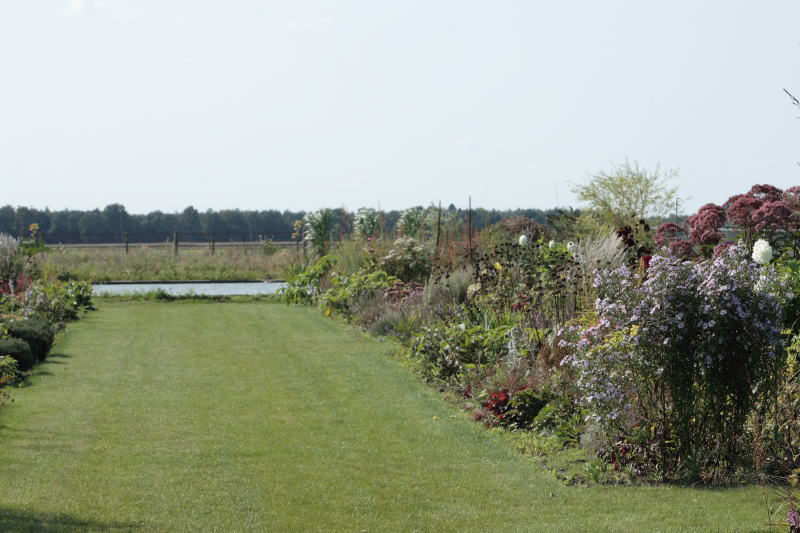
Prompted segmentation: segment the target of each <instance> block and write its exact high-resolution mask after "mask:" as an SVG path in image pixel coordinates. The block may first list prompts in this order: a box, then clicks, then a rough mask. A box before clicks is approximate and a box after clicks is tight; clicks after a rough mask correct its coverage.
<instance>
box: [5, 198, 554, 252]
mask: <svg viewBox="0 0 800 533" xmlns="http://www.w3.org/2000/svg"><path fill="white" fill-rule="evenodd" d="M443 211H447V212H448V214H449V215H450V217H451V220H452V218H456V219H461V220H463V221H464V222H466V220H467V210H466V209H460V208H457V207H456V206H454V205H452V204H451V205H450V206H449V207H447V208H443ZM334 212H335V214H336V231H335V233H336V235H337V236H339V237H341V236H345V235H348V234H349V233H350V232H351V231H352V227H353V217H354V213H353V212H351V211H347V210H346V209H344V208H337V209H335V210H334ZM557 212H558V211H557V210H555V209H550V210H541V209H516V210H503V211H500V210H496V209H482V208H476V209H473V210H472V225H473V228H475V229H476V230H479V229H482V228H484V227H486V226H489V225H492V224H495V223H497V222H499V221H501V220H503V219H505V218H510V217H514V216H524V217H528V218H530V219H532V220H533V221H535V222H538V223H539V224H542V225H547V220H548V215H553V214H555V213H557ZM305 214H306V213H305V212H304V211H288V210H287V211H278V210H264V211H242V210H239V209H223V210H220V211H213V210H210V209H209V210H207V211H204V212H199V211H198V210H197V209H195V208H194V207H192V206H189V207H187V208H186V209H184V210H183V211H181V212H176V213H164V212H162V211H153V212H151V213H147V214H132V213H128V211H127V210H126V209H125V206H123V205H121V204H111V205H107V206H106V207H105V208H103V209H93V210H90V211H82V210H72V209H65V210H61V211H51V210H50V209H44V210H42V209H35V208H32V207H13V206H11V205H6V206H3V207H0V232H6V233H10V234H12V235H25V234H26V233H27V232H28V228H29V227H30V225H31V224H33V223H36V224H38V225H39V231H40V232H41V234H42V235H43V236H44V237H45V240H46V242H47V243H49V244H57V243H59V242H61V243H100V242H121V241H122V240H123V239H124V238H125V234H126V233H127V234H128V239H129V240H130V241H131V242H159V241H163V240H165V238H166V236H167V235H170V234H172V233H173V232H180V233H182V234H183V235H181V237H180V238H181V240H184V241H191V240H198V241H200V240H202V241H205V240H208V236H207V235H192V234H193V233H204V234H211V233H213V234H215V236H216V237H215V238H217V239H218V240H259V239H274V240H290V239H291V235H292V224H293V223H294V221H295V220H298V219H302V218H303V216H304V215H305ZM401 214H402V211H396V210H393V211H382V212H380V215H381V217H380V220H381V229H382V231H383V232H384V233H386V234H392V233H393V232H394V228H395V225H396V224H397V221H398V220H399V218H400V215H401Z"/></svg>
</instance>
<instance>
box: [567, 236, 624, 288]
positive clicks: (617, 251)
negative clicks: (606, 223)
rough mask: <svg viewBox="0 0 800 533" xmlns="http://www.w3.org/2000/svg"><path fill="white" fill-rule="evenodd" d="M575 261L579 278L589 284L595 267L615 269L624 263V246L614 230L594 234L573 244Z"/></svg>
mask: <svg viewBox="0 0 800 533" xmlns="http://www.w3.org/2000/svg"><path fill="white" fill-rule="evenodd" d="M574 257H575V261H576V262H577V263H578V266H579V268H580V272H581V278H582V279H583V280H584V281H585V283H586V284H587V285H591V283H592V280H593V279H594V272H595V270H597V269H601V270H605V269H609V270H615V269H617V268H619V267H621V266H622V265H623V264H624V263H625V258H626V257H625V247H624V246H623V245H622V242H621V241H620V240H619V237H617V235H616V233H615V232H613V231H612V232H610V233H607V234H601V233H599V234H596V235H593V236H591V237H589V238H587V239H583V240H581V241H580V242H579V243H578V244H577V245H576V246H575V256H574Z"/></svg>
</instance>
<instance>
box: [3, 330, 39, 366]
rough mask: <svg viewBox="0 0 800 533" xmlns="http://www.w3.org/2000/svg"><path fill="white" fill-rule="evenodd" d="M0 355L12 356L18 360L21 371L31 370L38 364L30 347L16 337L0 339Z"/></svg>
mask: <svg viewBox="0 0 800 533" xmlns="http://www.w3.org/2000/svg"><path fill="white" fill-rule="evenodd" d="M0 355H10V356H11V357H13V358H14V359H16V360H17V364H18V365H19V369H20V370H30V369H31V367H33V365H34V364H35V363H36V358H35V357H34V356H33V352H32V351H31V347H30V345H29V344H28V343H27V342H25V341H24V340H22V339H18V338H16V337H8V338H7V339H0Z"/></svg>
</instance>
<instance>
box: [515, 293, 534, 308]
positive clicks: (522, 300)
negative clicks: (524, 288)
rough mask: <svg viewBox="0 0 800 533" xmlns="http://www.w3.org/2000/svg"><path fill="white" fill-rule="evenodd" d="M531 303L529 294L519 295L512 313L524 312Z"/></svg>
mask: <svg viewBox="0 0 800 533" xmlns="http://www.w3.org/2000/svg"><path fill="white" fill-rule="evenodd" d="M530 302H531V297H530V296H529V295H527V294H524V293H520V294H518V295H517V301H516V302H515V303H514V304H513V305H512V306H511V310H512V311H522V310H523V309H525V307H526V306H527V305H528V304H529V303H530Z"/></svg>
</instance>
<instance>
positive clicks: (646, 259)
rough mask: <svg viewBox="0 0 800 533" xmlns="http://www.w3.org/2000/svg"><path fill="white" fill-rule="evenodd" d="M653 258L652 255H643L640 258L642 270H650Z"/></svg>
mask: <svg viewBox="0 0 800 533" xmlns="http://www.w3.org/2000/svg"><path fill="white" fill-rule="evenodd" d="M652 258H653V256H652V255H650V254H647V255H643V256H642V257H641V258H639V261H640V263H641V266H642V270H647V269H648V268H650V260H651V259H652Z"/></svg>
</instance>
